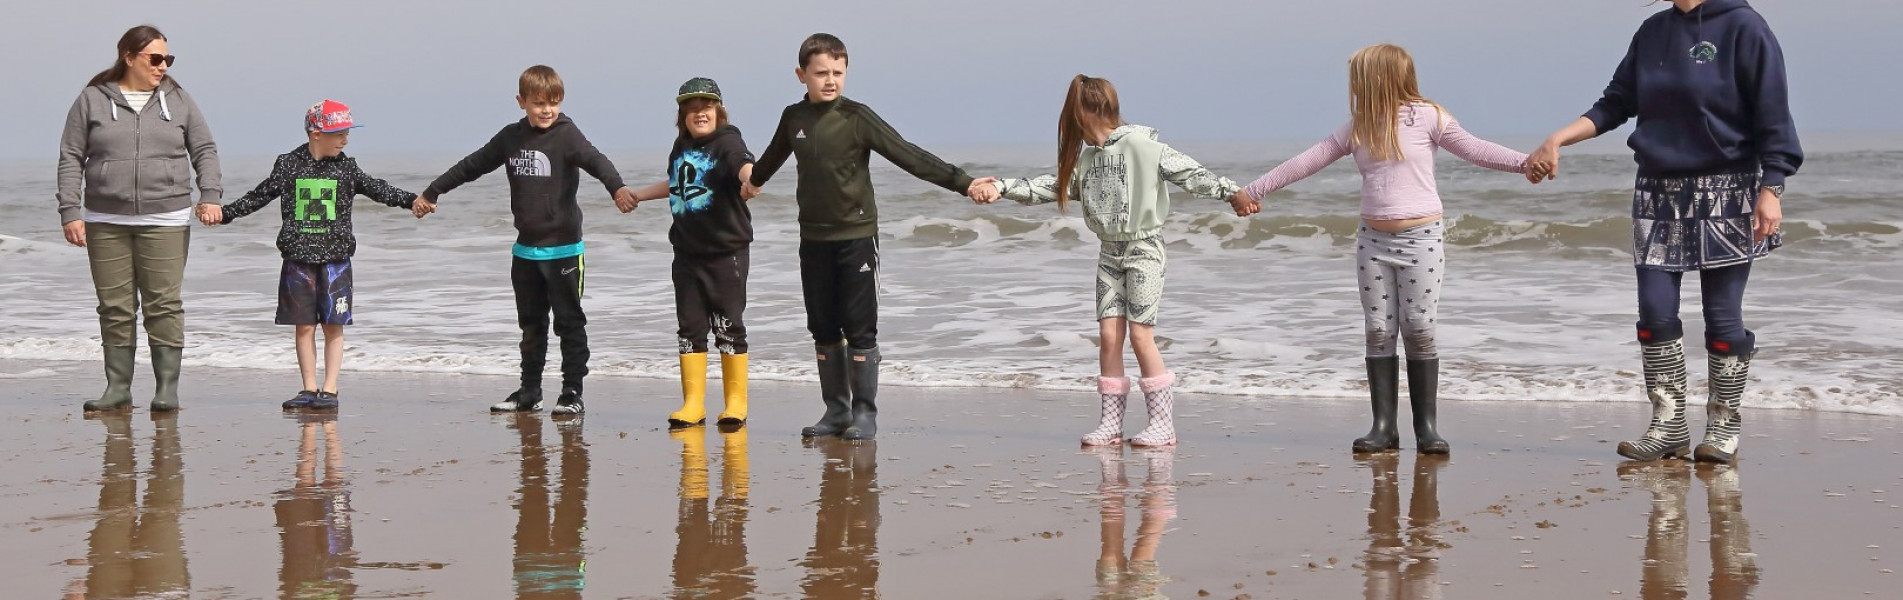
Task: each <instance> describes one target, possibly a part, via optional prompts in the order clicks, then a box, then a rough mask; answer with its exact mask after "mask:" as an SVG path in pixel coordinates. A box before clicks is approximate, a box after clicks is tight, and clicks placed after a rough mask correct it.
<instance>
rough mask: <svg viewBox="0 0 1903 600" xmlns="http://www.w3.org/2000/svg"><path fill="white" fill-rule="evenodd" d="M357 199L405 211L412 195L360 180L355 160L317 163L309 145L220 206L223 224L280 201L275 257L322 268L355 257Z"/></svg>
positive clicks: (361, 175) (342, 158)
mask: <svg viewBox="0 0 1903 600" xmlns="http://www.w3.org/2000/svg"><path fill="white" fill-rule="evenodd" d="M358 194H362V195H364V196H368V197H369V198H370V199H372V200H376V201H377V202H380V203H383V204H388V205H390V206H394V207H398V208H410V204H411V203H413V202H415V200H416V194H412V193H410V192H406V191H403V190H400V189H397V188H396V187H395V186H392V185H390V184H389V183H386V182H384V181H383V180H382V179H377V178H374V177H371V176H369V175H366V174H364V172H363V170H362V169H358V168H357V161H356V159H353V158H350V157H349V156H345V155H344V154H342V153H339V154H338V155H337V156H334V157H331V158H326V159H323V160H318V159H317V158H316V157H313V156H311V147H310V144H304V145H301V146H298V147H297V149H296V150H292V151H290V152H288V153H285V154H280V155H278V159H277V164H276V165H274V166H272V167H271V176H270V177H268V178H266V179H265V180H264V182H262V183H259V184H258V187H257V188H254V189H252V190H251V192H250V193H247V194H245V195H244V197H243V198H239V199H238V200H237V201H236V202H232V203H230V204H226V205H224V213H225V215H224V216H225V218H224V222H225V223H230V222H232V221H233V220H236V219H238V218H239V217H243V216H245V215H248V214H251V213H254V212H257V211H258V209H261V208H264V205H266V204H270V203H271V201H272V200H276V199H278V198H283V199H284V203H283V205H282V206H283V210H282V211H281V212H282V213H283V214H284V227H283V228H282V229H279V230H278V252H280V253H283V255H284V260H292V261H297V262H302V263H327V262H336V261H340V260H344V259H347V258H350V256H351V255H352V254H356V253H357V237H356V236H355V235H352V234H351V227H350V205H351V200H352V199H353V198H356V197H357V195H358Z"/></svg>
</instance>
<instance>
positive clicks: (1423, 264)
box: [1355, 221, 1447, 360]
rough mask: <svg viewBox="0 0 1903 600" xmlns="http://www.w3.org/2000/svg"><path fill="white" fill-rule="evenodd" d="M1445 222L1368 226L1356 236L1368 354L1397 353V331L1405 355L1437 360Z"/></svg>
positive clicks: (1357, 275) (1383, 355)
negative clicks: (1380, 227) (1392, 229)
mask: <svg viewBox="0 0 1903 600" xmlns="http://www.w3.org/2000/svg"><path fill="white" fill-rule="evenodd" d="M1445 231H1446V227H1445V225H1443V224H1442V222H1441V221H1434V222H1432V223H1426V224H1423V225H1417V226H1414V227H1409V228H1407V229H1403V230H1401V231H1397V232H1394V233H1388V232H1385V231H1380V230H1377V229H1374V228H1372V227H1368V226H1367V225H1365V224H1364V225H1362V226H1361V231H1360V232H1359V233H1358V234H1356V235H1355V264H1356V266H1355V268H1356V273H1355V276H1356V280H1357V285H1358V286H1359V287H1360V288H1361V307H1362V309H1363V310H1362V316H1363V317H1365V319H1366V323H1367V333H1368V357H1369V358H1387V357H1391V356H1395V355H1396V353H1395V347H1394V339H1395V336H1396V334H1399V336H1400V337H1401V338H1402V340H1404V341H1406V342H1407V357H1408V358H1409V359H1413V360H1422V359H1429V358H1437V357H1438V356H1439V353H1438V351H1437V350H1436V349H1435V347H1434V319H1435V318H1436V314H1437V313H1438V309H1439V305H1440V292H1439V290H1440V285H1441V277H1442V276H1443V275H1445V274H1446V272H1447V257H1446V254H1445V252H1444V251H1443V249H1442V246H1443V234H1444V232H1445Z"/></svg>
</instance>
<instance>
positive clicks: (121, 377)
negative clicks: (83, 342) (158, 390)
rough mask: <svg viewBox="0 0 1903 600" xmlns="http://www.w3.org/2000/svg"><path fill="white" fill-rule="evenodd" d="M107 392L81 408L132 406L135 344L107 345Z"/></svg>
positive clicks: (92, 410) (98, 408) (125, 407)
mask: <svg viewBox="0 0 1903 600" xmlns="http://www.w3.org/2000/svg"><path fill="white" fill-rule="evenodd" d="M105 349H106V352H105V355H106V393H104V394H100V395H99V399H98V400H92V401H88V402H87V403H86V404H84V405H82V406H81V407H80V408H81V409H82V410H84V411H86V412H98V411H103V410H126V409H128V408H132V365H133V360H132V357H133V355H134V353H135V352H136V351H137V350H138V349H137V348H135V347H133V346H106V347H105Z"/></svg>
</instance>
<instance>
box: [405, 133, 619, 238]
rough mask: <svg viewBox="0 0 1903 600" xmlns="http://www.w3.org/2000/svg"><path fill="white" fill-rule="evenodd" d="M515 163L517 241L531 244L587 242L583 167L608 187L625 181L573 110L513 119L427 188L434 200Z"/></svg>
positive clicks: (512, 193)
mask: <svg viewBox="0 0 1903 600" xmlns="http://www.w3.org/2000/svg"><path fill="white" fill-rule="evenodd" d="M504 166H506V167H508V169H509V208H510V210H511V211H513V212H514V213H515V230H516V239H515V241H516V243H517V244H521V245H523V246H527V247H530V248H548V247H554V246H568V245H572V244H577V243H580V242H581V205H580V204H579V203H577V202H576V200H575V194H576V192H577V191H578V190H579V189H580V188H581V172H582V171H587V172H588V174H589V175H592V176H594V178H595V179H599V180H601V183H602V185H604V186H606V187H607V188H608V193H609V194H613V193H614V192H615V190H619V189H621V188H622V187H623V184H622V183H621V174H620V173H618V172H616V171H615V165H614V163H613V162H611V161H609V160H608V157H607V156H606V155H604V154H602V153H601V151H600V150H596V149H595V145H594V144H590V143H588V138H587V137H585V136H583V135H582V134H581V129H579V128H577V127H575V122H574V121H571V120H569V118H568V115H562V116H559V117H556V118H555V123H554V124H551V125H549V126H548V129H537V128H535V126H533V125H530V124H529V120H528V119H527V118H524V119H522V120H521V121H517V122H515V123H510V124H509V126H507V127H503V128H502V131H499V132H497V133H496V135H495V137H493V138H490V139H489V143H487V144H483V146H482V148H481V149H479V150H476V151H475V152H474V153H472V154H470V155H469V156H468V157H467V158H464V159H462V161H461V162H458V163H456V166H453V167H450V168H449V170H448V171H445V172H443V175H442V176H441V177H437V178H436V181H435V182H433V183H431V184H429V187H428V188H425V189H424V190H423V198H424V199H426V200H429V201H431V202H434V201H436V198H437V197H438V196H441V195H443V194H447V193H449V192H450V190H454V189H456V188H457V187H458V186H461V185H462V184H465V183H469V182H471V181H475V180H476V178H478V177H482V176H483V175H485V174H488V173H489V172H490V171H494V170H496V169H500V168H503V167H504Z"/></svg>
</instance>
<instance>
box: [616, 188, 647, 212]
mask: <svg viewBox="0 0 1903 600" xmlns="http://www.w3.org/2000/svg"><path fill="white" fill-rule="evenodd" d="M640 203H641V199H640V198H637V197H635V195H634V188H631V187H628V186H625V185H624V186H621V189H618V190H615V208H618V209H621V212H623V213H630V212H634V207H635V205H637V204H640Z"/></svg>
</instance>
